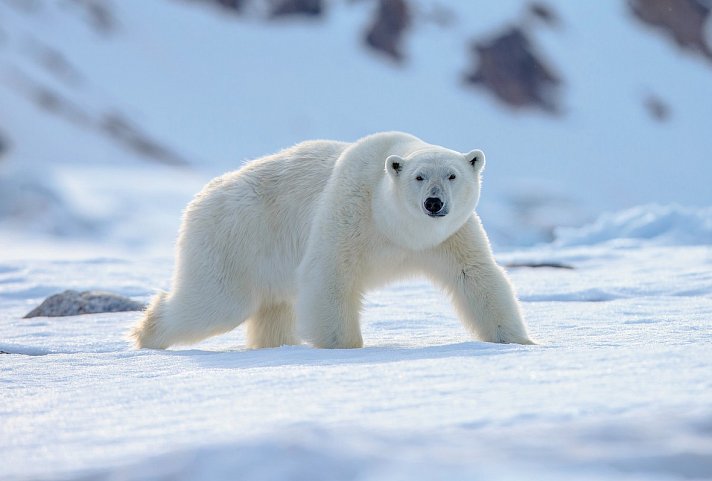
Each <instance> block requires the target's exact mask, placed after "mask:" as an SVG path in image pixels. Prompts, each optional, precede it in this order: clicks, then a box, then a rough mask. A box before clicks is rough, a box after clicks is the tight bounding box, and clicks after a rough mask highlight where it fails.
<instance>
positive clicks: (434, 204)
mask: <svg viewBox="0 0 712 481" xmlns="http://www.w3.org/2000/svg"><path fill="white" fill-rule="evenodd" d="M424 206H425V210H427V211H428V212H429V213H430V214H437V213H438V212H440V210H441V209H442V208H443V201H442V200H440V199H439V198H437V197H428V198H427V199H425V204H424Z"/></svg>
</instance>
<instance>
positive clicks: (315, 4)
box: [270, 0, 324, 17]
mask: <svg viewBox="0 0 712 481" xmlns="http://www.w3.org/2000/svg"><path fill="white" fill-rule="evenodd" d="M323 9H324V6H323V4H322V0H275V1H273V3H272V10H271V11H270V16H271V17H284V16H294V15H303V16H308V17H318V16H319V15H321V14H322V12H323Z"/></svg>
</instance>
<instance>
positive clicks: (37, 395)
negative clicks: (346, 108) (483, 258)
mask: <svg viewBox="0 0 712 481" xmlns="http://www.w3.org/2000/svg"><path fill="white" fill-rule="evenodd" d="M705 212H707V216H706V217H705V218H704V219H703V220H704V222H708V221H709V219H710V215H709V212H708V211H705ZM648 214H649V216H650V217H655V216H657V217H659V218H661V219H660V221H661V222H669V217H666V211H665V209H651V210H649V212H648ZM677 219H678V221H679V223H678V224H677V225H676V226H675V227H676V228H678V229H679V230H683V229H687V231H688V232H690V233H694V232H703V235H706V232H704V231H702V230H701V229H699V230H697V231H695V230H694V229H689V226H690V225H691V223H690V221H689V219H687V218H682V217H677ZM680 219H682V220H680ZM637 222H638V218H637V217H632V218H631V220H630V224H631V225H632V226H634V225H635V224H636V223H637ZM619 227H620V228H621V229H622V231H623V232H627V231H628V228H630V227H631V226H619ZM587 229H588V228H583V229H582V231H584V232H585V231H586V230H587ZM582 236H583V234H582ZM688 240H689V239H688ZM697 240H698V241H699V242H691V243H689V244H698V245H685V246H678V245H669V243H666V244H665V245H656V244H655V243H647V242H646V241H645V240H640V239H639V240H633V239H629V241H628V243H627V244H625V245H615V244H611V243H592V244H589V245H583V244H581V243H579V244H578V245H575V246H571V247H565V246H554V245H544V246H541V247H539V248H528V249H526V250H520V251H512V252H509V253H506V254H503V255H501V256H500V258H499V260H500V262H501V263H503V264H505V265H506V264H516V263H523V262H541V261H548V262H559V263H564V264H567V265H570V266H572V267H573V269H552V268H539V269H533V268H513V269H511V275H512V278H513V281H514V283H515V284H516V285H517V286H518V289H519V294H520V297H521V299H522V301H523V309H524V311H525V313H526V317H527V319H528V322H529V325H530V329H531V331H532V335H533V337H534V338H535V339H536V340H537V341H538V342H539V345H536V346H518V345H496V344H487V343H481V342H476V341H472V340H470V339H469V338H468V336H467V334H466V333H465V331H464V329H463V327H462V326H461V325H460V324H459V323H458V321H457V320H456V318H455V316H454V313H453V311H452V309H451V308H450V306H449V304H448V303H447V301H446V299H445V298H444V297H443V295H442V294H441V293H440V292H438V291H436V290H434V289H433V288H432V287H431V286H430V285H429V284H427V283H425V282H423V281H412V282H409V283H405V284H397V285H394V286H391V287H389V288H387V289H384V290H380V291H376V292H373V293H371V294H369V295H368V297H367V299H366V308H365V311H364V322H363V326H364V339H365V343H366V347H365V348H363V349H357V350H317V349H313V348H310V347H308V346H292V347H282V348H277V349H265V350H256V351H251V350H246V349H245V348H244V333H243V332H242V329H237V330H236V331H234V332H232V333H230V334H228V335H224V336H219V337H216V338H213V339H210V340H208V341H205V342H203V343H200V344H198V345H196V346H191V347H189V348H175V349H172V350H168V351H134V350H132V349H131V348H130V346H129V343H128V342H127V341H126V340H125V338H124V336H125V334H126V331H127V329H128V328H129V326H130V325H131V324H132V323H133V322H134V321H135V319H136V313H114V314H98V315H84V316H76V317H68V318H35V319H21V318H20V317H21V316H22V315H23V314H24V313H26V311H27V310H29V308H31V307H32V306H34V305H35V304H36V303H38V302H39V300H41V299H42V297H43V296H45V295H47V294H48V293H52V292H54V291H55V290H56V289H57V288H58V287H60V286H62V287H63V288H64V287H67V288H76V289H89V288H102V289H107V288H111V289H112V290H113V291H116V292H118V293H120V294H123V295H130V296H134V297H135V298H137V299H139V300H146V299H147V298H148V296H150V294H151V292H152V291H153V289H155V288H157V287H161V288H166V287H168V286H167V285H166V279H167V278H168V275H169V272H170V268H171V264H172V261H171V259H170V258H155V257H153V258H150V259H142V260H134V259H118V258H96V259H90V258H86V259H77V260H66V261H61V260H7V261H3V262H2V263H1V264H0V302H1V303H2V304H1V305H2V308H1V309H0V326H2V335H1V339H2V341H0V351H4V352H7V353H9V354H3V355H2V358H1V359H2V361H3V362H2V363H1V364H0V383H1V384H2V386H3V405H2V413H1V415H0V422H2V432H3V436H2V437H0V453H2V454H1V455H0V457H1V458H2V464H3V466H4V472H3V475H2V478H4V479H58V478H60V479H131V480H144V479H162V478H163V477H171V478H173V477H175V478H177V479H186V480H193V479H235V478H236V477H237V478H239V479H266V480H269V479H285V478H289V479H305V480H306V479H369V480H370V479H379V480H380V479H384V480H385V479H434V478H437V479H444V478H446V479H522V478H523V477H526V478H527V479H661V480H667V479H709V478H710V477H712V463H711V462H710V459H712V428H711V427H712V410H710V406H712V377H711V376H710V372H709V365H710V362H712V351H711V350H710V349H709V346H710V342H712V328H711V327H710V318H711V317H712V247H710V245H709V244H706V245H702V244H703V242H702V241H704V240H705V238H704V237H700V238H698V239H697ZM67 273H81V275H71V276H68V275H67Z"/></svg>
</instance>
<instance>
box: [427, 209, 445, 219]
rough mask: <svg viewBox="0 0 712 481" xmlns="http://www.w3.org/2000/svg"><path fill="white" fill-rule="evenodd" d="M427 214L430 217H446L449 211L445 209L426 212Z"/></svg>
mask: <svg viewBox="0 0 712 481" xmlns="http://www.w3.org/2000/svg"><path fill="white" fill-rule="evenodd" d="M426 214H428V216H430V217H445V216H446V215H447V211H446V210H445V209H443V210H441V211H440V212H426Z"/></svg>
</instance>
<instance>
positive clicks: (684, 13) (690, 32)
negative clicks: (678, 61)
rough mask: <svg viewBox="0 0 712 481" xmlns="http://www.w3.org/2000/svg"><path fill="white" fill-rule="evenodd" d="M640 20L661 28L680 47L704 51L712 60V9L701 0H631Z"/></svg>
mask: <svg viewBox="0 0 712 481" xmlns="http://www.w3.org/2000/svg"><path fill="white" fill-rule="evenodd" d="M628 6H629V7H630V9H631V10H632V12H633V14H634V15H635V16H636V17H637V18H638V20H640V21H641V22H644V23H647V24H648V25H652V26H654V27H658V28H660V29H662V30H663V31H665V32H666V33H667V34H668V35H669V36H670V37H672V38H673V40H675V43H677V45H679V46H680V47H683V48H687V49H690V50H693V51H696V52H698V53H701V54H702V55H704V56H705V57H707V59H709V60H712V47H710V44H709V40H708V38H707V37H706V33H705V27H706V24H707V22H708V21H709V18H710V11H711V10H712V8H711V7H710V4H709V3H707V2H703V1H700V0H628Z"/></svg>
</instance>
